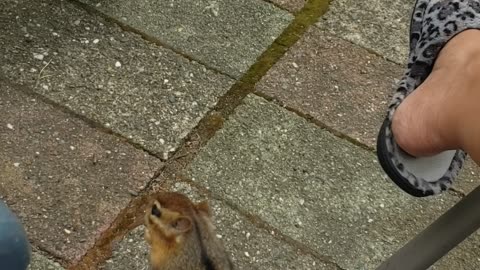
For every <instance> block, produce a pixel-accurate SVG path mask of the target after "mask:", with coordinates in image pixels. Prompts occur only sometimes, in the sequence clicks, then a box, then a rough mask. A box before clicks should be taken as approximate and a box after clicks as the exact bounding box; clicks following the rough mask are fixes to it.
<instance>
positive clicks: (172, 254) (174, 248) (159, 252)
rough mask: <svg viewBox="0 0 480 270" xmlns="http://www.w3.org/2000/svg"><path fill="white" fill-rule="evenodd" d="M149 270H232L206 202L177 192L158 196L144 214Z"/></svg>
mask: <svg viewBox="0 0 480 270" xmlns="http://www.w3.org/2000/svg"><path fill="white" fill-rule="evenodd" d="M145 227H146V228H145V240H146V241H147V243H149V245H150V265H151V267H152V270H180V269H181V270H197V269H198V270H231V269H234V268H233V264H232V262H231V260H230V257H229V256H228V254H227V252H226V251H225V248H224V246H223V244H222V243H221V241H220V239H218V238H217V237H216V235H215V233H214V225H213V222H212V213H211V210H210V207H209V205H208V202H206V201H204V202H201V203H198V204H194V203H192V201H190V199H189V198H188V197H186V196H184V195H182V194H180V193H175V192H166V193H161V194H158V195H157V196H156V197H155V200H154V201H153V203H152V204H151V205H150V207H149V208H147V213H146V215H145Z"/></svg>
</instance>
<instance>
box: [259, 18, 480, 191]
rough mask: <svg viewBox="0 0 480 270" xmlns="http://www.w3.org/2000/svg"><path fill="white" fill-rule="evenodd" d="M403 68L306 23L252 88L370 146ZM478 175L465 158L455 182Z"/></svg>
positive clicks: (463, 184)
mask: <svg viewBox="0 0 480 270" xmlns="http://www.w3.org/2000/svg"><path fill="white" fill-rule="evenodd" d="M403 72H404V70H403V68H402V67H400V66H399V65H397V64H394V63H392V62H389V61H387V60H384V59H383V58H382V57H380V56H377V55H375V54H372V53H369V52H368V51H367V50H365V49H363V48H361V47H359V46H357V45H355V44H352V43H350V42H348V41H344V40H342V39H340V38H337V37H334V36H331V35H330V34H328V33H325V32H324V31H322V30H319V29H318V28H316V27H311V28H310V29H309V30H308V31H307V32H306V33H305V35H304V36H303V37H302V39H300V40H299V41H298V42H297V43H296V44H295V45H294V46H293V47H292V48H290V50H289V51H288V52H287V53H286V55H285V56H284V57H283V58H282V59H281V60H280V61H279V62H277V63H276V64H275V65H274V66H273V67H272V68H271V69H270V70H269V72H268V73H267V74H266V76H264V77H263V78H262V80H261V81H260V82H259V83H258V84H257V85H256V90H257V91H258V92H260V93H262V94H266V95H267V96H270V97H273V98H275V99H277V100H280V101H281V102H282V103H283V104H285V105H287V106H288V107H290V108H293V109H295V110H297V111H299V112H301V113H303V114H307V115H310V116H312V117H313V118H314V119H315V120H317V121H320V122H321V123H323V124H325V125H327V126H328V127H330V128H333V129H335V130H336V131H339V132H341V133H342V134H344V135H346V136H348V137H350V138H354V139H356V140H358V141H360V142H362V143H363V144H365V145H368V146H370V147H375V144H376V138H377V136H378V130H379V127H380V125H381V123H382V121H383V119H384V118H385V114H386V109H387V103H388V102H389V101H390V97H391V95H392V94H393V92H394V85H395V81H396V80H397V79H399V78H400V77H401V76H402V74H403ZM478 175H480V169H479V168H478V166H476V165H475V164H473V163H472V162H471V161H469V162H468V163H467V166H466V167H465V169H464V170H463V171H462V172H461V175H460V178H459V179H458V181H456V183H455V187H456V188H460V189H461V190H463V191H465V192H470V191H471V190H472V189H473V188H475V187H476V186H477V185H478Z"/></svg>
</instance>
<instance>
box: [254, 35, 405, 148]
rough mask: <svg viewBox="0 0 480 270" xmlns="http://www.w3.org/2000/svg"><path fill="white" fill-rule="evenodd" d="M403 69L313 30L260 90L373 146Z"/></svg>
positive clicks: (268, 76) (262, 84)
mask: <svg viewBox="0 0 480 270" xmlns="http://www.w3.org/2000/svg"><path fill="white" fill-rule="evenodd" d="M402 73H403V69H402V68H401V67H400V66H399V65H397V64H394V63H391V62H388V61H386V60H384V59H382V58H381V57H379V56H376V55H375V54H372V53H369V52H368V51H367V50H365V49H363V48H361V47H359V46H356V45H354V44H352V43H350V42H348V41H344V40H342V39H340V38H337V37H334V36H332V35H330V34H327V33H325V32H324V31H322V30H319V29H318V28H316V27H311V28H310V29H309V30H307V32H306V33H305V35H304V36H303V37H302V38H301V39H300V40H299V41H298V42H297V43H296V44H295V45H294V46H293V47H292V48H290V50H289V51H288V52H287V53H286V54H285V56H284V57H283V58H282V59H281V60H280V61H278V62H277V63H276V64H275V65H274V66H273V67H272V68H271V69H270V70H269V71H268V73H267V74H266V75H265V76H264V77H263V78H262V80H261V81H260V82H259V83H258V84H257V85H256V90H257V91H258V92H261V93H263V94H266V95H268V96H270V97H273V98H275V99H278V100H280V101H281V102H282V103H283V104H285V105H287V106H288V107H290V108H294V109H295V110H297V111H300V112H301V113H303V114H308V115H310V116H312V117H314V118H315V119H316V120H318V121H321V122H322V123H324V124H325V125H327V126H329V127H331V128H333V129H335V130H338V131H341V132H342V133H345V134H348V135H349V136H350V137H352V138H354V139H357V140H359V141H360V142H362V143H365V144H368V145H369V146H373V145H375V142H376V137H377V133H378V129H379V126H380V124H381V123H382V120H383V118H384V116H385V114H386V108H387V102H389V101H390V98H389V96H390V95H391V94H392V93H393V90H394V88H393V85H394V83H395V79H398V78H400V77H401V75H402Z"/></svg>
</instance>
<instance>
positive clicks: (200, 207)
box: [195, 201, 212, 217]
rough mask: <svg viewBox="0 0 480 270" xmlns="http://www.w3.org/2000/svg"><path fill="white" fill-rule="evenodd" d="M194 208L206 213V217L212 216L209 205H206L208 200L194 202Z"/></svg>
mask: <svg viewBox="0 0 480 270" xmlns="http://www.w3.org/2000/svg"><path fill="white" fill-rule="evenodd" d="M195 208H196V209H197V210H198V211H199V212H201V213H203V214H205V215H207V216H208V217H211V216H212V210H211V209H210V206H209V205H208V201H203V202H200V203H198V204H196V205H195Z"/></svg>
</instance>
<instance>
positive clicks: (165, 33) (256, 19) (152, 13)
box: [82, 0, 293, 78]
mask: <svg viewBox="0 0 480 270" xmlns="http://www.w3.org/2000/svg"><path fill="white" fill-rule="evenodd" d="M82 1H83V2H85V3H89V4H91V5H92V6H94V7H95V8H97V9H98V10H100V11H102V12H104V13H106V14H108V15H109V16H111V17H114V18H116V19H117V20H121V21H122V22H124V23H125V24H127V25H129V26H131V27H134V28H136V29H139V30H141V31H142V32H144V33H146V34H148V35H149V36H152V37H156V38H157V39H159V40H161V41H162V42H164V43H165V44H168V45H169V46H171V47H174V48H176V49H177V50H180V51H182V52H183V53H185V54H188V55H190V56H192V57H194V58H195V59H198V60H199V61H202V62H204V63H207V64H208V65H209V66H212V67H215V68H217V69H219V70H221V71H222V72H225V73H227V74H230V75H231V76H234V77H236V78H240V77H241V75H242V74H243V73H244V72H245V71H247V69H248V68H249V67H250V66H251V65H252V64H253V63H254V62H255V60H256V59H257V57H258V56H260V54H261V53H262V52H263V51H265V50H266V49H267V48H268V46H270V44H271V43H272V42H273V41H274V40H275V38H277V37H278V36H279V35H280V33H281V32H282V31H283V29H284V28H285V27H286V26H287V25H288V23H289V22H290V21H291V20H292V19H293V16H292V15H291V14H289V13H288V12H286V11H284V10H281V9H279V8H277V7H275V6H274V5H272V4H270V3H267V2H265V1H262V0H243V1H230V0H214V1H211V0H184V1H173V0H168V1H153V0H141V1H129V0H122V1H119V0H103V1H99V0H82Z"/></svg>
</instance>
